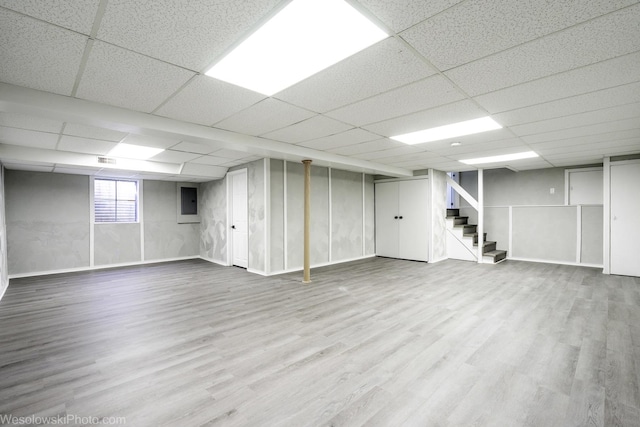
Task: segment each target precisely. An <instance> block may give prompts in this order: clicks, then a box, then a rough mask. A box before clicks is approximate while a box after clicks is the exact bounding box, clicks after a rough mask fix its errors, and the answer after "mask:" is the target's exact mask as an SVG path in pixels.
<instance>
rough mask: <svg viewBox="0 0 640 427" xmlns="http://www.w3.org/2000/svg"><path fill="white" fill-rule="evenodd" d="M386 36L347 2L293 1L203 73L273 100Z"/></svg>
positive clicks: (338, 0)
mask: <svg viewBox="0 0 640 427" xmlns="http://www.w3.org/2000/svg"><path fill="white" fill-rule="evenodd" d="M386 37H388V34H386V33H385V32H384V31H382V30H381V29H380V28H378V27H377V26H376V25H375V24H373V23H372V22H371V21H369V20H368V19H367V18H365V17H364V16H363V15H362V14H361V13H360V12H358V11H357V10H356V9H354V8H353V6H351V5H350V4H348V3H347V2H345V1H344V0H293V1H292V2H291V3H289V4H288V5H287V6H285V7H284V8H283V9H282V10H281V11H280V12H278V13H277V14H276V15H275V16H274V17H273V18H272V19H271V20H269V21H268V22H267V23H265V24H264V25H263V26H262V27H260V28H259V29H258V30H257V31H256V32H255V33H253V34H252V35H251V36H249V37H248V38H247V39H246V40H244V41H243V42H242V43H241V44H240V45H238V47H236V48H235V49H234V50H233V51H231V52H230V53H229V54H228V55H227V56H225V57H224V58H223V59H222V60H221V61H220V62H218V63H217V64H216V65H214V66H213V67H212V68H211V69H209V71H207V72H206V73H205V74H206V75H208V76H211V77H214V78H216V79H219V80H224V81H225V82H228V83H232V84H234V85H237V86H242V87H244V88H247V89H251V90H253V91H255V92H259V93H262V94H264V95H267V96H271V95H273V94H275V93H277V92H280V91H281V90H283V89H285V88H287V87H289V86H291V85H293V84H294V83H297V82H299V81H301V80H304V79H305V78H307V77H309V76H311V75H313V74H315V73H317V72H318V71H321V70H324V69H325V68H327V67H329V66H331V65H333V64H335V63H337V62H339V61H341V60H343V59H345V58H347V57H349V56H351V55H353V54H354V53H356V52H359V51H361V50H363V49H365V48H367V47H369V46H371V45H373V44H374V43H377V42H378V41H380V40H382V39H384V38H386Z"/></svg>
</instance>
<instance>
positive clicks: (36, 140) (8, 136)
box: [0, 127, 58, 150]
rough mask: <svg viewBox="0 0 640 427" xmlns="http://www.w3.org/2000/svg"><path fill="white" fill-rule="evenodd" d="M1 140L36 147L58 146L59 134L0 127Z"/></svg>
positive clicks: (50, 147) (52, 147) (51, 147)
mask: <svg viewBox="0 0 640 427" xmlns="http://www.w3.org/2000/svg"><path fill="white" fill-rule="evenodd" d="M0 142H1V143H3V144H12V145H20V146H23V147H34V148H49V149H52V150H53V149H54V148H56V144H57V143H58V135H57V134H55V133H47V132H37V131H33V130H24V129H17V128H8V127H0Z"/></svg>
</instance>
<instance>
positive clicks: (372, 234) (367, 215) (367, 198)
mask: <svg viewBox="0 0 640 427" xmlns="http://www.w3.org/2000/svg"><path fill="white" fill-rule="evenodd" d="M375 212H376V209H375V185H374V183H373V175H365V182H364V254H365V255H375V253H376V217H375Z"/></svg>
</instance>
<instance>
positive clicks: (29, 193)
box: [5, 170, 90, 274]
mask: <svg viewBox="0 0 640 427" xmlns="http://www.w3.org/2000/svg"><path fill="white" fill-rule="evenodd" d="M5 178H6V179H5V194H6V221H7V248H8V265H9V274H22V273H35V272H41V271H53V270H64V269H70V268H78V267H88V266H89V264H90V260H89V234H90V232H89V230H90V229H89V216H90V210H89V209H90V207H89V177H87V176H82V175H65V174H54V173H43V172H24V171H14V170H7V171H6V176H5Z"/></svg>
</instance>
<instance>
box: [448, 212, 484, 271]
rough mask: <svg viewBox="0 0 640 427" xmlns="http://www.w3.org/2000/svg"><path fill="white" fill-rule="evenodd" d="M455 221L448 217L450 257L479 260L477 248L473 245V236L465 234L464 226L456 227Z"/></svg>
mask: <svg viewBox="0 0 640 427" xmlns="http://www.w3.org/2000/svg"><path fill="white" fill-rule="evenodd" d="M453 224H454V221H453V219H451V218H447V255H448V257H449V258H450V259H459V260H462V261H474V262H477V261H478V256H477V255H476V253H477V249H474V246H473V237H468V236H463V231H462V228H459V227H454V225H453Z"/></svg>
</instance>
